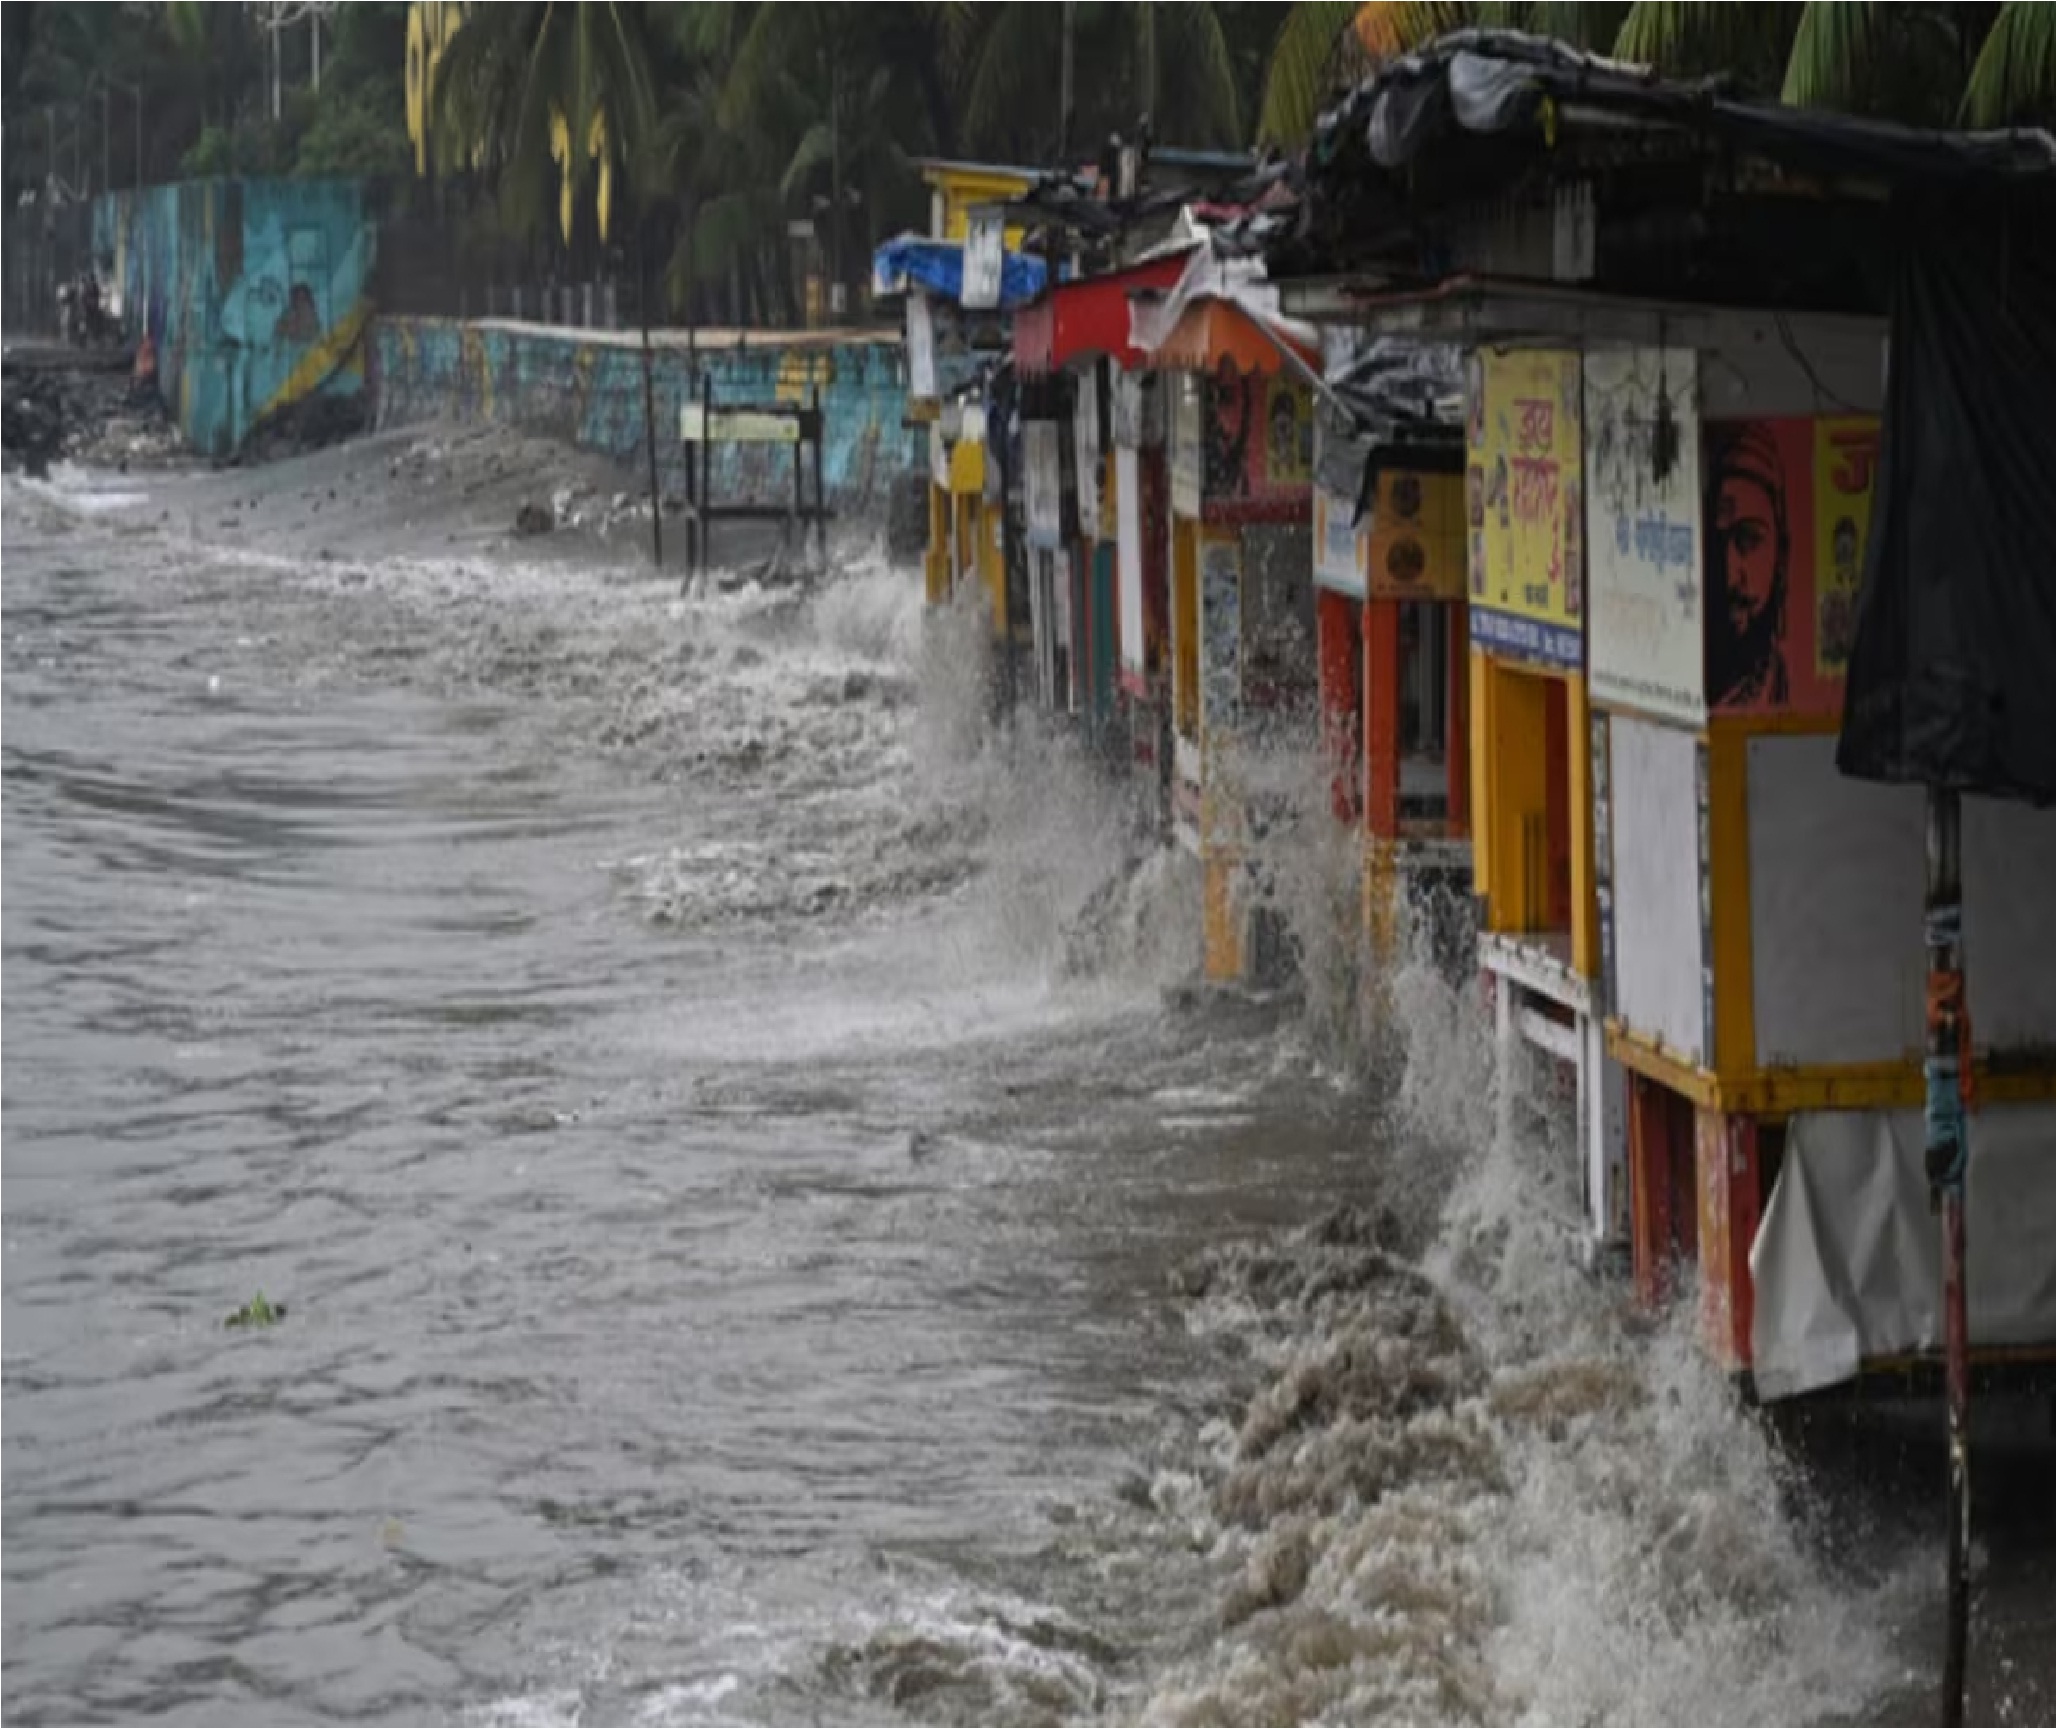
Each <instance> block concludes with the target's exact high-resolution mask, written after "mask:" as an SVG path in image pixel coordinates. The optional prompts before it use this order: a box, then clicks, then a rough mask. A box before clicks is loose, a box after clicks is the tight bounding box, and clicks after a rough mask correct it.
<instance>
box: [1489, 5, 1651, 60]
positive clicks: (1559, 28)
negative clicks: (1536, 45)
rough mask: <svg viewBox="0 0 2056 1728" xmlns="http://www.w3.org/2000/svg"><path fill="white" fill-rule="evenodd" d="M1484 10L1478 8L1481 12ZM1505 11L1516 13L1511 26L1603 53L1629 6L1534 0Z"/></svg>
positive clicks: (1611, 43) (1618, 34) (1617, 36)
mask: <svg viewBox="0 0 2056 1728" xmlns="http://www.w3.org/2000/svg"><path fill="white" fill-rule="evenodd" d="M1486 10H1488V8H1485V7H1480V8H1479V11H1480V12H1481V13H1482V12H1484V11H1486ZM1490 10H1494V11H1496V10H1499V8H1497V7H1494V8H1490ZM1505 10H1507V11H1509V12H1515V13H1518V14H1519V17H1518V18H1516V19H1512V20H1509V23H1510V24H1511V26H1512V27H1513V28H1514V29H1518V30H1527V31H1530V32H1532V33H1533V34H1534V35H1537V36H1549V37H1553V38H1554V39H1555V40H1556V41H1558V42H1568V43H1569V44H1570V45H1571V46H1572V47H1573V48H1583V49H1585V50H1586V51H1587V52H1588V53H1597V54H1604V53H1608V52H1610V51H1611V49H1612V48H1613V45H1614V43H1615V41H1616V40H1617V39H1618V38H1619V36H1620V33H1621V26H1622V25H1623V24H1624V23H1626V22H1627V17H1628V13H1629V11H1630V10H1631V8H1630V7H1629V6H1628V5H1626V4H1621V5H1606V4H1591V3H1587V0H1536V3H1535V4H1532V5H1527V6H1509V7H1506V8H1505ZM1480 21H1481V22H1482V21H1483V20H1482V19H1481V20H1480Z"/></svg>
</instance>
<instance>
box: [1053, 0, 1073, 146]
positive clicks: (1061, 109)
mask: <svg viewBox="0 0 2056 1728" xmlns="http://www.w3.org/2000/svg"><path fill="white" fill-rule="evenodd" d="M1074 10H1075V9H1074V8H1073V6H1072V4H1071V0H1064V22H1063V27H1062V32H1061V34H1062V41H1063V70H1062V72H1061V74H1060V75H1059V79H1058V83H1057V162H1058V164H1059V166H1062V165H1064V164H1067V163H1068V162H1069V161H1070V159H1071V58H1072V50H1073V43H1074V38H1075V36H1076V31H1075V29H1074V22H1073V14H1074Z"/></svg>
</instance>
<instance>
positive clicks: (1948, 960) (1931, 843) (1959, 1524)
mask: <svg viewBox="0 0 2056 1728" xmlns="http://www.w3.org/2000/svg"><path fill="white" fill-rule="evenodd" d="M1961 840H1962V806H1961V802H1960V800H1959V798H1958V795H1957V794H1956V792H1955V791H1953V790H1952V789H1950V788H1948V787H1943V786H1930V787H1929V788H1928V792H1927V917H1926V926H1927V928H1926V936H1927V977H1928V988H1927V1062H1926V1068H1927V1158H1926V1163H1927V1179H1928V1194H1929V1198H1930V1200H1931V1201H1932V1202H1933V1203H1934V1204H1935V1206H1936V1207H1937V1208H1938V1209H1939V1211H1940V1213H1941V1221H1942V1336H1943V1360H1944V1364H1945V1368H1946V1373H1947V1378H1948V1435H1949V1562H1948V1565H1949V1571H1948V1580H1949V1617H1948V1632H1947V1638H1948V1642H1947V1646H1946V1650H1945V1652H1944V1657H1943V1665H1942V1723H1943V1728H1961V1724H1962V1721H1963V1681H1964V1671H1965V1667H1966V1663H1967V1657H1968V1653H1969V1644H1970V1317H1969V1306H1968V1302H1967V1300H1966V1296H1967V1292H1966V1289H1965V1284H1966V1277H1965V1272H1966V1266H1965V1242H1964V1230H1963V1189H1964V1178H1965V1176H1966V1175H1967V1174H1968V1171H1969V1164H1970V1135H1969V1131H1968V1128H1967V1126H1966V1125H1965V1122H1964V1102H1965V1095H1966V1092H1967V1090H1968V1087H1969V1082H1970V1067H1969V1064H1970V1017H1969V1001H1968V999H1967V996H1966V994H1965V991H1964V984H1963V888H1962V868H1961V863H1962V843H1961Z"/></svg>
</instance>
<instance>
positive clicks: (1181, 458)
mask: <svg viewBox="0 0 2056 1728" xmlns="http://www.w3.org/2000/svg"><path fill="white" fill-rule="evenodd" d="M1170 388H1171V509H1172V511H1173V512H1174V513H1176V514H1177V515H1180V516H1183V517H1185V518H1186V519H1187V520H1188V521H1190V520H1196V519H1197V518H1198V516H1199V511H1200V503H1201V499H1202V496H1203V492H1204V483H1205V482H1204V476H1205V472H1206V443H1205V434H1204V432H1203V431H1202V429H1201V425H1200V404H1199V380H1198V379H1197V378H1195V377H1193V376H1192V375H1191V374H1190V373H1185V372H1179V373H1175V374H1173V376H1172V378H1171V383H1170Z"/></svg>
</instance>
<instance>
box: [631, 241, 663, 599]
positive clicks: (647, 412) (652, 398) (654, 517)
mask: <svg viewBox="0 0 2056 1728" xmlns="http://www.w3.org/2000/svg"><path fill="white" fill-rule="evenodd" d="M635 250H636V259H637V262H638V263H639V264H640V265H641V267H642V295H641V299H642V339H643V340H642V357H643V443H644V445H645V446H646V447H647V448H648V450H649V455H650V561H651V563H653V564H655V565H656V567H657V568H658V569H659V570H661V569H663V568H664V495H663V492H662V490H661V489H660V488H659V487H658V485H657V386H656V382H655V380H654V377H653V375H652V374H653V372H654V362H653V361H652V359H651V356H650V217H649V212H648V211H645V212H643V216H642V220H641V221H639V222H638V223H637V224H636V242H635Z"/></svg>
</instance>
